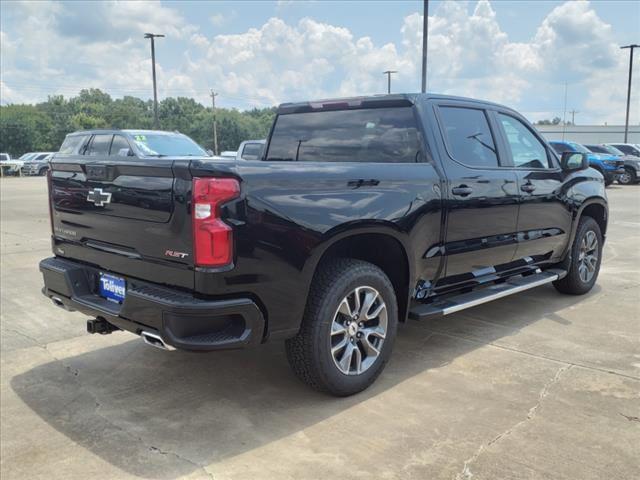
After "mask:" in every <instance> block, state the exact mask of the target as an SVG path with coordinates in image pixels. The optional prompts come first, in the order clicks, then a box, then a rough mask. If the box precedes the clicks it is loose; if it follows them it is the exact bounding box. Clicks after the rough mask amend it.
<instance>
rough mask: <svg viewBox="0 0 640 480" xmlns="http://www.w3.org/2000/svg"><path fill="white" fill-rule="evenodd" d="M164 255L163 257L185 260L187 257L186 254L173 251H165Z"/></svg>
mask: <svg viewBox="0 0 640 480" xmlns="http://www.w3.org/2000/svg"><path fill="white" fill-rule="evenodd" d="M164 255H165V257H172V258H187V257H188V256H189V254H188V253H184V252H176V251H175V250H165V252H164Z"/></svg>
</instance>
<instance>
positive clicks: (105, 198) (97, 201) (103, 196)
mask: <svg viewBox="0 0 640 480" xmlns="http://www.w3.org/2000/svg"><path fill="white" fill-rule="evenodd" d="M87 202H91V203H93V204H94V205H95V206H96V207H104V206H105V205H106V204H107V203H109V202H111V194H110V193H108V192H103V191H102V189H101V188H94V189H92V190H89V194H88V195H87Z"/></svg>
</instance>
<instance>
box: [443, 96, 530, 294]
mask: <svg viewBox="0 0 640 480" xmlns="http://www.w3.org/2000/svg"><path fill="white" fill-rule="evenodd" d="M437 111H438V115H437V116H438V123H439V125H440V130H441V134H442V137H443V139H444V147H445V150H446V152H443V154H441V158H442V159H443V162H442V163H443V168H444V171H445V175H446V190H447V193H446V209H447V219H446V237H445V248H444V250H445V255H446V257H447V262H446V277H448V279H444V282H445V283H448V282H449V281H454V280H455V278H459V277H458V276H459V275H461V274H462V275H463V277H462V278H459V280H461V281H463V280H465V279H466V277H469V274H471V275H472V276H474V277H475V276H480V275H482V274H485V273H491V272H492V271H493V269H494V267H496V266H498V265H502V264H505V263H509V262H511V260H512V259H513V257H514V254H515V249H516V243H515V232H516V224H517V218H518V190H517V177H516V174H515V172H514V171H513V170H512V169H509V168H503V167H502V164H501V159H500V156H499V152H498V148H497V144H498V142H497V141H496V137H495V134H494V132H493V131H492V128H491V124H490V121H489V115H488V113H487V111H486V110H485V109H483V108H477V107H475V106H466V105H465V106H463V105H458V104H440V105H438V107H437Z"/></svg>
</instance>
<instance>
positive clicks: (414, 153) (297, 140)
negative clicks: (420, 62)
mask: <svg viewBox="0 0 640 480" xmlns="http://www.w3.org/2000/svg"><path fill="white" fill-rule="evenodd" d="M266 158H267V160H269V161H299V162H364V163H366V162H372V163H413V162H416V161H419V158H420V141H419V135H418V127H417V124H416V119H415V116H414V114H413V109H412V108H411V107H393V108H370V109H361V110H338V111H320V112H307V113H293V114H287V115H279V116H278V118H277V120H276V124H275V127H274V130H273V134H272V136H271V142H270V144H269V151H268V152H267V156H266Z"/></svg>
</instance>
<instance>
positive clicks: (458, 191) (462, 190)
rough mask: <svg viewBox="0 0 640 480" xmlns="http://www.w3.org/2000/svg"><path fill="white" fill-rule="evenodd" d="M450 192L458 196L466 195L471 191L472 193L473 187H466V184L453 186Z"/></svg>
mask: <svg viewBox="0 0 640 480" xmlns="http://www.w3.org/2000/svg"><path fill="white" fill-rule="evenodd" d="M451 193H453V194H454V195H458V196H460V197H466V196H468V195H471V193H473V188H471V187H468V186H466V185H460V186H459V187H453V188H452V189H451Z"/></svg>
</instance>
